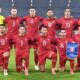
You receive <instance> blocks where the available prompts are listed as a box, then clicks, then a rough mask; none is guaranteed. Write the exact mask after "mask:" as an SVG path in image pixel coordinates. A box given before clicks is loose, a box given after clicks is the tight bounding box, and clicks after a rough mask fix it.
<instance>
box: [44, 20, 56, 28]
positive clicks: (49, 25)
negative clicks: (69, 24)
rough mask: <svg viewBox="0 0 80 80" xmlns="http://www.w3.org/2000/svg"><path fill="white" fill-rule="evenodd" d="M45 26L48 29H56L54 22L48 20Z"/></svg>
mask: <svg viewBox="0 0 80 80" xmlns="http://www.w3.org/2000/svg"><path fill="white" fill-rule="evenodd" d="M45 24H47V26H48V28H54V27H55V25H56V23H55V21H54V20H52V21H50V20H47V21H45Z"/></svg>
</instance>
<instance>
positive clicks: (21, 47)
mask: <svg viewBox="0 0 80 80" xmlns="http://www.w3.org/2000/svg"><path fill="white" fill-rule="evenodd" d="M13 43H14V46H15V49H16V71H17V72H20V71H21V70H22V68H23V66H22V63H23V62H24V71H25V75H26V76H28V75H29V73H28V66H29V49H28V37H27V35H26V28H25V26H24V25H23V24H22V25H20V27H19V29H18V34H17V35H16V36H15V37H14V39H13Z"/></svg>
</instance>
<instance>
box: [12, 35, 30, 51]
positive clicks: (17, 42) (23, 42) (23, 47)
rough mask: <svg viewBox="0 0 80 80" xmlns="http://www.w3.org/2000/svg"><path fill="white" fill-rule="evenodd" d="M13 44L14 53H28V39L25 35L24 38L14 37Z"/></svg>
mask: <svg viewBox="0 0 80 80" xmlns="http://www.w3.org/2000/svg"><path fill="white" fill-rule="evenodd" d="M13 42H14V46H15V49H16V51H20V52H23V51H26V52H27V51H28V48H29V47H28V37H27V36H26V35H25V36H19V35H16V36H14V38H13Z"/></svg>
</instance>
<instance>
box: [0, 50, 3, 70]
mask: <svg viewBox="0 0 80 80" xmlns="http://www.w3.org/2000/svg"><path fill="white" fill-rule="evenodd" d="M3 64H4V63H3V53H2V52H1V51H0V72H2V71H3Z"/></svg>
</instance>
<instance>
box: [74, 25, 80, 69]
mask: <svg viewBox="0 0 80 80" xmlns="http://www.w3.org/2000/svg"><path fill="white" fill-rule="evenodd" d="M73 39H74V41H75V42H77V43H78V44H79V52H78V56H77V65H76V69H77V70H80V25H79V27H78V34H76V35H74V36H73Z"/></svg>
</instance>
